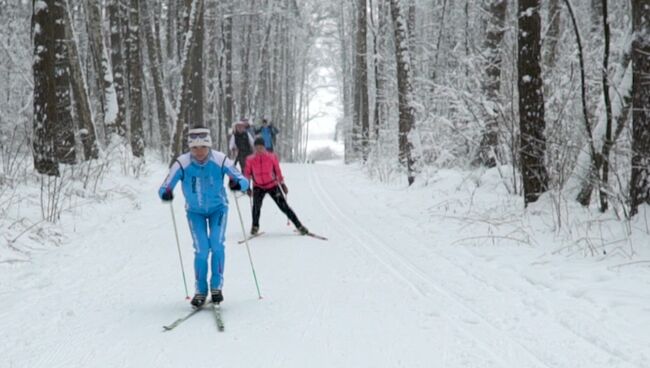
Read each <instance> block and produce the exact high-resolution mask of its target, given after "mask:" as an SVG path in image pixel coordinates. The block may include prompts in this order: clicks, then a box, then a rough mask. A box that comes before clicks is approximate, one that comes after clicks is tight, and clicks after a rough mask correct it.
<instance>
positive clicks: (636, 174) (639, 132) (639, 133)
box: [630, 0, 650, 216]
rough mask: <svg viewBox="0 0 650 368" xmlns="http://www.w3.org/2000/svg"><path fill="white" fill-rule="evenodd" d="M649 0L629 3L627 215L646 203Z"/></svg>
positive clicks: (649, 192) (649, 184)
mask: <svg viewBox="0 0 650 368" xmlns="http://www.w3.org/2000/svg"><path fill="white" fill-rule="evenodd" d="M648 9H650V0H633V1H632V24H633V29H634V34H635V37H634V40H633V41H632V69H633V71H634V74H633V81H632V105H633V110H632V111H633V112H632V177H631V179H630V207H631V209H630V215H632V216H634V215H635V214H636V213H637V212H638V208H639V205H641V204H642V203H648V204H650V83H648V75H650V12H649V11H648Z"/></svg>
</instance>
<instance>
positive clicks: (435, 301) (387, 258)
mask: <svg viewBox="0 0 650 368" xmlns="http://www.w3.org/2000/svg"><path fill="white" fill-rule="evenodd" d="M309 182H310V186H311V187H312V188H314V190H315V191H317V192H318V193H317V194H316V195H315V197H316V198H317V199H318V201H319V202H320V204H321V205H322V206H323V209H325V211H326V212H327V213H328V214H329V215H330V216H331V218H332V219H333V220H334V221H336V222H338V224H339V226H340V228H341V229H344V230H345V232H347V233H348V234H349V235H350V237H351V238H353V239H354V240H355V241H356V242H357V243H358V244H359V245H361V246H362V247H363V249H364V250H365V251H366V252H368V253H369V254H371V255H372V256H373V257H374V258H375V259H376V260H377V261H379V263H381V264H382V265H383V266H384V267H386V269H387V270H388V271H390V272H391V273H392V274H393V275H394V276H396V277H397V278H398V279H400V280H402V281H403V282H405V283H406V285H408V286H409V287H410V288H411V289H412V290H413V291H414V292H415V293H416V294H418V295H419V296H421V297H424V298H426V299H428V300H430V302H431V303H432V305H435V306H441V304H443V302H442V300H441V298H439V297H434V295H431V292H435V293H436V294H437V296H441V297H443V298H444V300H447V304H450V306H452V307H456V308H445V311H446V312H451V311H454V313H453V315H445V314H441V315H442V316H443V317H444V318H446V319H448V320H450V322H451V323H452V324H453V325H454V326H456V327H457V328H458V330H459V332H461V333H463V334H464V335H465V336H467V337H468V338H470V339H472V340H473V341H475V342H476V343H477V344H478V345H480V346H481V347H482V348H483V350H485V351H486V352H487V353H488V354H489V355H490V356H492V357H493V358H494V360H495V361H496V362H499V364H500V366H502V367H506V368H512V367H527V368H533V367H547V368H550V367H551V366H549V365H548V364H546V363H545V362H544V361H542V360H540V358H539V357H537V356H536V355H535V354H534V353H533V352H531V351H530V350H529V349H528V348H526V347H525V346H523V345H522V344H520V343H519V342H517V341H515V340H514V339H513V338H512V337H511V336H509V335H507V334H506V333H505V332H503V331H501V330H500V329H498V328H497V327H496V326H494V325H493V324H492V323H491V322H490V321H489V320H487V319H486V318H484V317H483V316H482V315H481V314H479V313H477V312H476V311H474V310H473V309H472V308H471V307H469V306H468V305H467V304H466V303H463V302H462V301H460V300H458V298H456V297H454V296H453V295H451V294H450V293H449V292H448V291H447V290H445V289H444V288H442V287H441V286H439V285H437V284H436V283H434V282H433V281H432V280H431V279H430V277H428V276H427V275H426V274H425V273H424V272H422V271H421V270H420V269H419V268H418V267H417V266H415V265H414V264H413V263H412V262H410V261H408V260H407V259H406V258H405V257H403V256H402V255H400V254H399V253H397V252H396V251H395V250H393V249H391V248H390V247H389V246H388V245H387V244H385V243H384V242H383V241H381V240H379V239H377V238H376V237H375V236H374V235H372V234H371V233H369V232H368V231H366V230H365V229H363V227H361V226H355V227H354V230H353V229H351V227H350V226H351V225H350V224H356V221H355V220H354V219H352V218H351V217H350V216H348V215H347V214H346V213H344V212H343V211H342V210H341V209H340V208H339V206H338V205H337V204H336V203H335V202H334V201H333V200H332V198H331V197H330V196H329V194H328V193H327V191H326V190H325V189H324V188H323V187H322V185H321V183H320V181H319V180H318V178H316V177H314V173H313V171H310V175H309ZM359 233H361V234H362V236H361V237H360V236H359V235H358V234H359ZM368 243H373V244H374V245H376V246H377V247H370V246H369V245H368ZM378 250H381V252H383V253H384V255H382V254H380V252H379V251H378ZM397 267H399V269H398V268H397ZM462 312H465V316H466V317H473V318H474V319H478V320H479V321H481V322H483V323H482V324H474V325H473V326H470V325H469V324H468V323H467V322H465V321H466V320H468V318H464V316H463V313H462ZM485 327H487V330H489V331H486V328H485ZM479 336H480V337H479Z"/></svg>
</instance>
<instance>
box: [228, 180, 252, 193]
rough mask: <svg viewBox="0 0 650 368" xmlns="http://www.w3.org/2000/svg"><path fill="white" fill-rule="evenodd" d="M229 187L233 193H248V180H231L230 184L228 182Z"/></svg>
mask: <svg viewBox="0 0 650 368" xmlns="http://www.w3.org/2000/svg"><path fill="white" fill-rule="evenodd" d="M228 187H229V188H230V190H232V191H233V192H234V191H236V190H241V191H242V192H246V191H247V190H248V187H249V185H248V181H247V180H240V181H237V180H235V179H230V182H228Z"/></svg>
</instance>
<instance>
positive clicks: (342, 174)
mask: <svg viewBox="0 0 650 368" xmlns="http://www.w3.org/2000/svg"><path fill="white" fill-rule="evenodd" d="M283 167H284V169H285V171H286V173H285V174H286V177H287V184H288V186H289V190H290V193H289V201H290V203H291V204H292V207H293V208H294V209H295V211H296V212H297V214H298V216H299V217H300V218H301V220H302V221H303V222H304V223H305V225H306V226H307V227H309V228H310V230H312V231H313V232H315V233H319V234H323V235H325V236H327V237H329V241H327V242H325V241H321V240H317V239H313V238H310V237H300V236H297V235H294V234H293V232H292V229H291V228H290V227H288V226H287V223H286V218H284V217H283V216H282V215H281V214H280V213H279V211H278V210H277V208H275V205H274V204H273V203H272V202H271V201H270V200H269V199H268V198H267V200H266V201H265V204H264V208H263V213H262V221H261V226H262V230H263V231H265V235H263V236H261V237H259V238H257V239H254V240H252V241H251V251H252V254H253V260H254V262H255V267H256V270H257V275H258V278H259V280H260V286H261V290H262V294H263V296H264V298H263V299H262V300H258V299H257V294H256V291H255V286H254V283H253V280H252V275H251V270H250V267H249V263H248V257H247V253H246V249H245V247H244V246H243V245H238V244H237V240H239V239H241V238H242V230H241V227H240V225H239V219H238V217H237V213H236V209H235V206H234V203H231V206H230V207H231V210H230V217H229V226H228V231H227V249H226V254H227V255H226V257H227V261H226V275H225V278H226V279H225V282H226V284H225V288H224V295H225V298H226V300H225V302H224V304H223V315H224V320H225V324H226V331H225V332H224V333H219V332H217V330H216V327H215V322H214V318H213V316H212V315H211V314H210V313H209V312H207V311H206V312H200V313H199V314H197V315H196V316H194V317H192V318H191V319H190V320H188V321H187V322H185V323H184V324H182V325H180V326H179V327H178V328H177V329H175V330H173V331H170V332H164V333H163V332H162V325H164V324H169V323H171V322H172V321H173V320H175V319H176V318H178V317H180V316H182V315H183V314H185V313H186V312H187V311H189V305H188V303H187V301H185V300H184V291H183V285H182V279H181V275H180V269H179V264H178V256H177V251H176V245H175V240H174V233H173V227H172V221H171V215H170V209H169V206H168V205H164V204H162V203H161V202H160V201H159V200H158V198H157V197H156V194H155V192H156V189H157V187H158V185H159V184H160V182H161V181H162V179H163V177H164V175H165V168H164V166H163V165H152V166H151V167H150V168H149V169H148V172H147V173H146V174H145V175H143V179H141V180H140V181H135V180H133V179H123V180H121V181H118V182H117V183H114V184H111V185H115V187H114V191H115V192H119V193H120V194H119V195H110V196H107V198H106V200H105V201H104V202H102V203H95V204H91V205H88V204H85V205H80V206H76V207H75V210H73V211H69V212H66V213H65V214H64V216H63V218H62V229H63V234H59V233H56V234H58V235H57V236H58V238H59V241H58V242H57V244H58V247H48V250H43V249H40V250H33V249H32V250H31V251H30V255H29V258H28V259H29V261H27V262H12V263H6V262H5V263H1V264H0V299H1V303H0V367H2V368H5V367H12V368H13V367H16V368H18V367H20V368H22V367H30V368H31V367H33V368H37V367H43V368H53V367H66V368H68V367H192V366H204V365H206V364H207V365H208V366H210V367H283V368H287V367H409V368H410V367H472V368H475V367H506V368H524V367H525V368H528V367H570V368H583V367H584V368H596V367H603V368H605V367H607V368H611V367H636V368H646V367H650V268H649V267H648V263H637V264H628V263H630V262H631V261H630V258H628V257H627V256H626V255H627V254H628V253H630V250H631V249H632V250H634V251H635V252H636V255H635V256H634V258H632V261H643V260H646V259H650V252H649V250H648V247H649V239H650V238H649V237H648V236H647V234H645V233H644V231H645V228H644V227H645V220H644V219H643V216H639V219H638V220H637V222H636V223H633V224H632V225H633V226H635V227H638V229H635V230H634V232H633V234H632V236H631V237H629V238H628V237H625V236H622V235H621V234H624V233H625V232H624V226H623V225H622V222H618V221H612V220H611V219H610V218H611V217H612V216H613V215H611V214H608V215H607V216H609V217H602V218H600V217H597V216H595V215H593V213H590V212H587V211H582V212H580V211H581V210H580V209H579V208H571V209H570V211H569V212H567V213H571V214H572V216H567V215H566V214H565V215H564V218H563V223H562V227H558V226H557V221H554V220H553V218H556V216H555V215H554V212H553V207H552V206H551V205H548V206H544V205H543V204H541V205H538V206H532V208H530V209H529V210H528V211H524V210H522V205H521V202H520V201H519V200H518V199H517V198H516V197H515V196H510V195H508V194H507V190H506V188H505V186H504V185H503V182H502V181H501V180H500V179H499V176H498V175H497V173H496V172H494V171H488V172H486V173H483V174H482V173H462V172H458V171H450V170H442V171H438V172H436V173H432V174H430V175H429V176H428V180H427V182H426V185H425V183H423V181H424V180H419V181H418V182H417V184H416V186H414V187H412V188H405V186H402V185H398V184H391V185H384V184H377V183H373V182H372V181H371V180H370V179H368V178H367V177H365V175H363V174H361V173H360V170H358V169H356V168H354V167H346V166H342V165H336V164H335V165H332V164H323V165H288V164H285V165H283ZM479 184H480V185H479ZM109 186H110V185H109ZM177 197H178V198H177V200H176V201H175V202H174V208H175V212H176V216H177V221H178V224H179V231H180V237H181V242H182V250H183V257H184V261H185V268H186V270H188V277H189V278H191V269H192V267H191V265H192V262H191V261H192V247H191V245H190V236H189V234H188V229H187V224H186V221H185V218H184V212H183V201H182V199H181V195H180V193H178V192H177ZM548 203H551V201H548ZM239 204H240V206H241V208H242V209H244V219H245V223H246V227H247V229H248V226H249V221H250V213H249V212H250V211H248V208H249V201H248V199H247V198H246V197H243V198H240V199H239ZM644 210H647V208H645V209H644ZM577 213H579V215H576V214H577ZM3 231H4V230H3ZM52 232H53V233H54V230H52ZM12 238H13V237H12ZM601 239H602V240H601ZM21 240H24V239H22V238H21ZM14 246H18V245H17V244H14ZM592 250H593V253H594V254H596V255H592V254H591V252H592ZM603 251H606V252H607V255H603V254H602V253H603ZM0 252H4V253H5V254H8V252H9V251H8V248H7V247H5V246H4V245H3V246H0ZM585 253H586V256H585ZM2 259H5V260H6V259H8V258H7V257H4V258H2Z"/></svg>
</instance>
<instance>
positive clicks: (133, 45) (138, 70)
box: [126, 0, 144, 157]
mask: <svg viewBox="0 0 650 368" xmlns="http://www.w3.org/2000/svg"><path fill="white" fill-rule="evenodd" d="M143 1H144V0H143ZM139 2H140V0H130V6H129V8H128V9H129V27H128V33H127V40H126V45H127V52H128V68H129V127H130V128H131V152H132V153H133V156H135V157H144V129H143V126H142V54H141V53H140V4H139Z"/></svg>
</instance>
